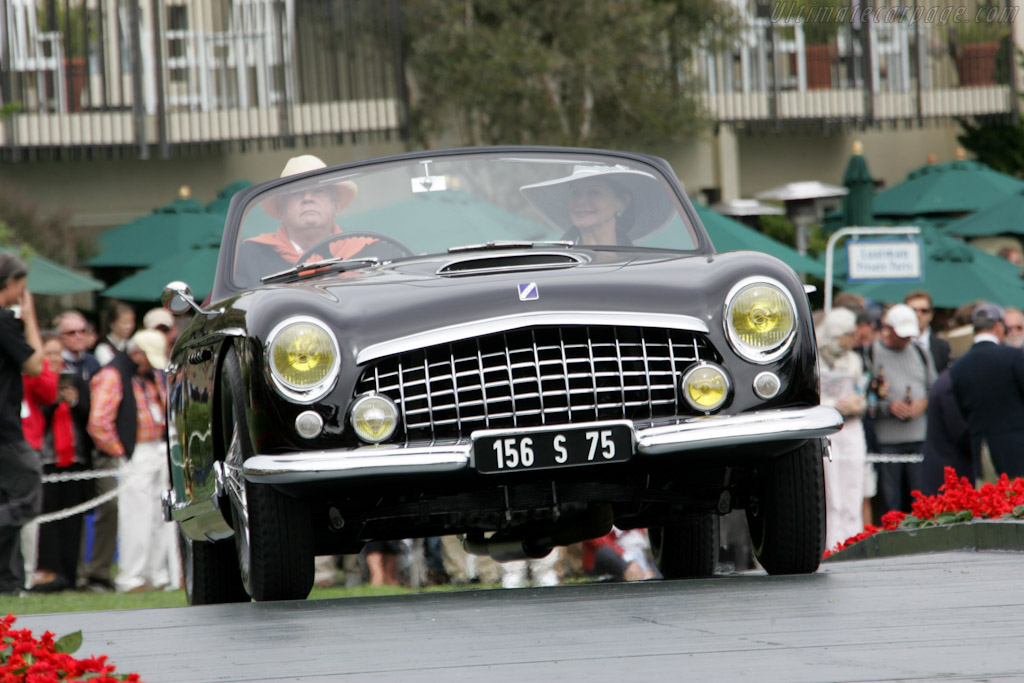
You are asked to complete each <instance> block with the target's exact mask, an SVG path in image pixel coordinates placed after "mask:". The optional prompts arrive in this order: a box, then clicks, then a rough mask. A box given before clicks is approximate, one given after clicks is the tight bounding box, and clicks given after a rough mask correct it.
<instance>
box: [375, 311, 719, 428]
mask: <svg viewBox="0 0 1024 683" xmlns="http://www.w3.org/2000/svg"><path fill="white" fill-rule="evenodd" d="M701 359H703V360H716V361H717V360H718V357H717V354H716V353H715V351H714V349H713V348H712V347H711V345H710V344H709V343H708V342H707V340H706V339H705V338H704V337H703V336H702V335H699V334H696V333H693V332H686V331H682V330H675V329H662V328H647V327H644V328H639V327H606V326H586V327H535V328H530V329H524V330H515V331H512V332H505V333H501V334H493V335H487V336H483V337H477V338H474V339H468V340H463V341H458V342H454V343H450V344H440V345H438V346H433V347H429V348H425V349H418V350H416V351H410V352H407V353H403V354H400V355H397V356H391V357H388V358H384V359H382V360H380V361H377V362H376V363H375V364H373V365H371V366H369V367H367V369H366V370H365V371H364V372H363V374H362V376H361V377H360V379H359V383H358V384H357V387H356V393H357V394H362V393H366V392H370V391H374V392H379V393H382V394H385V395H387V396H388V397H389V398H391V399H392V400H393V401H395V403H397V404H398V406H399V408H400V410H401V415H402V419H403V428H404V430H405V438H406V440H407V441H423V440H431V441H433V440H444V439H456V438H460V437H468V436H469V435H470V433H471V432H472V431H473V430H476V429H507V428H513V427H535V426H541V425H544V424H560V423H566V422H587V421H593V420H612V419H630V420H634V421H638V422H643V421H646V420H652V419H657V418H662V417H671V416H673V415H675V414H676V413H677V412H678V411H677V406H685V402H683V401H682V400H681V397H680V396H679V386H678V381H679V378H680V377H681V376H682V373H683V372H684V371H685V370H686V368H687V367H689V366H690V365H691V364H692V363H693V362H694V361H696V360H701ZM686 412H689V411H688V410H687V411H686Z"/></svg>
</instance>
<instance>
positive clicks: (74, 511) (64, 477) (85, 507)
mask: <svg viewBox="0 0 1024 683" xmlns="http://www.w3.org/2000/svg"><path fill="white" fill-rule="evenodd" d="M118 476H122V477H123V479H122V480H121V483H119V484H118V485H117V488H116V489H112V490H110V491H107V492H106V493H103V494H101V495H99V496H96V497H95V498H92V499H91V500H87V501H85V502H82V503H79V504H78V505H74V506H72V507H69V508H64V509H63V510H55V511H53V512H48V513H46V514H45V515H40V516H38V517H36V518H35V519H34V520H32V521H33V522H34V523H36V524H46V523H47V522H56V521H58V520H61V519H67V518H68V517H74V516H75V515H80V514H82V513H83V512H88V511H89V510H91V509H93V508H95V507H99V506H100V505H103V504H104V503H106V502H107V501H108V500H113V499H114V498H117V495H118V494H119V493H120V492H121V489H123V488H124V487H125V486H126V485H127V484H128V483H129V482H131V481H132V480H133V478H135V477H137V476H138V471H137V470H136V469H135V468H133V467H132V465H131V461H128V464H126V465H124V466H123V467H119V468H117V469H112V470H88V471H85V472H68V473H66V474H46V475H43V483H44V484H53V483H59V482H67V481H86V480H89V479H102V478H104V477H118Z"/></svg>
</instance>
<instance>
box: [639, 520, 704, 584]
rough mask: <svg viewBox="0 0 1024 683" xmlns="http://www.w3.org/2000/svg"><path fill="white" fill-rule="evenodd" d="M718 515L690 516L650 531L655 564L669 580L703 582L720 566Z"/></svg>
mask: <svg viewBox="0 0 1024 683" xmlns="http://www.w3.org/2000/svg"><path fill="white" fill-rule="evenodd" d="M718 525H719V519H718V515H716V514H714V513H710V512H707V513H702V514H698V515H689V516H687V517H684V518H683V519H682V520H680V521H679V522H676V523H674V524H669V525H666V526H663V527H654V528H652V529H651V530H650V537H651V552H652V553H653V555H654V563H655V564H656V565H658V570H659V571H660V572H661V575H662V576H663V577H665V578H666V579H688V578H703V577H707V576H711V575H712V574H714V573H715V567H716V566H717V564H718V545H719V540H718Z"/></svg>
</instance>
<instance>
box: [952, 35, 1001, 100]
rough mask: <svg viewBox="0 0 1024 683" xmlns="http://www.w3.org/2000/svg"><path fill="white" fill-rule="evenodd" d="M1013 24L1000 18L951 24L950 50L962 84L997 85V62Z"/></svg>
mask: <svg viewBox="0 0 1024 683" xmlns="http://www.w3.org/2000/svg"><path fill="white" fill-rule="evenodd" d="M1009 35H1010V27H1009V26H1007V25H1006V24H1004V23H1002V22H997V21H971V22H965V23H962V24H956V25H955V26H952V27H950V29H949V32H948V39H949V45H950V51H951V52H952V54H953V58H954V59H955V60H956V68H957V74H958V76H959V78H960V85H961V86H976V85H994V84H995V83H996V65H997V62H998V59H999V55H1000V53H1001V52H1002V48H1003V43H1004V41H1005V40H1006V39H1007V37H1008V36H1009Z"/></svg>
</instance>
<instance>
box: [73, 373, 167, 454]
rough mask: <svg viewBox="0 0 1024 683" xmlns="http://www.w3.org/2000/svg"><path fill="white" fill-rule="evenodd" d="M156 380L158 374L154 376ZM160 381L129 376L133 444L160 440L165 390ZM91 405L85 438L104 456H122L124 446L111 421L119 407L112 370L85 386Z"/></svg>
mask: <svg viewBox="0 0 1024 683" xmlns="http://www.w3.org/2000/svg"><path fill="white" fill-rule="evenodd" d="M155 374H156V376H157V377H158V378H160V374H159V373H155ZM161 380H162V378H160V379H159V380H158V381H157V382H155V383H154V382H152V381H143V379H142V378H141V377H139V376H138V375H136V376H135V377H132V390H133V391H134V392H135V413H136V420H137V424H138V428H137V430H136V434H137V437H136V443H144V442H146V441H158V440H160V439H163V438H164V433H165V425H164V420H165V418H164V414H165V413H164V406H166V405H167V388H166V386H165V384H164V382H163V381H161ZM89 389H90V391H89V394H90V396H91V399H92V406H91V408H90V410H89V427H88V431H89V435H90V436H91V437H92V438H93V441H94V442H95V443H96V448H98V449H100V450H101V451H103V452H104V453H106V454H107V455H113V456H122V455H124V454H125V453H124V445H123V444H122V443H121V439H120V437H118V435H117V428H116V427H115V426H114V420H115V418H116V417H117V410H118V408H119V407H120V406H121V375H120V374H118V372H117V370H115V369H114V368H103V370H100V371H99V372H98V373H96V375H95V376H94V377H93V378H92V382H90V384H89Z"/></svg>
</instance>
